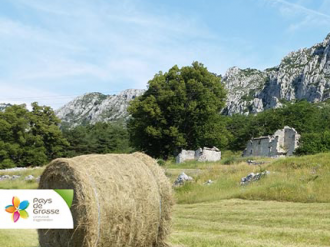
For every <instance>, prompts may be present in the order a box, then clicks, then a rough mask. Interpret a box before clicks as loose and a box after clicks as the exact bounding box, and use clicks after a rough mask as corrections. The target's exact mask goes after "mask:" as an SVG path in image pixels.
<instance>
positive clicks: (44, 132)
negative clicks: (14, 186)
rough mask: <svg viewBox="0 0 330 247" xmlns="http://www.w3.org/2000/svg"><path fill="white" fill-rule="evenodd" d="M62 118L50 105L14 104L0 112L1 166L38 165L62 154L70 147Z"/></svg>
mask: <svg viewBox="0 0 330 247" xmlns="http://www.w3.org/2000/svg"><path fill="white" fill-rule="evenodd" d="M59 122H60V120H59V119H58V118H57V117H56V116H55V114H54V111H53V110H52V109H51V108H50V107H47V106H39V105H38V104H37V103H33V104H32V110H31V111H28V110H27V109H26V107H25V105H13V106H11V107H7V108H6V109H5V111H4V112H0V167H12V166H31V165H32V166H37V165H42V164H45V163H47V162H48V161H49V160H51V159H53V158H56V157H59V156H61V155H62V154H63V150H64V148H65V147H67V146H68V142H67V141H66V140H65V139H64V138H63V136H62V132H61V130H60V129H59V127H58V125H59Z"/></svg>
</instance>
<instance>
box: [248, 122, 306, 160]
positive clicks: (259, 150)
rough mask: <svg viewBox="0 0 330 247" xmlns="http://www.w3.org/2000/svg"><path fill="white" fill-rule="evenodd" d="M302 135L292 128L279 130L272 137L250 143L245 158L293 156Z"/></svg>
mask: <svg viewBox="0 0 330 247" xmlns="http://www.w3.org/2000/svg"><path fill="white" fill-rule="evenodd" d="M299 138H300V135H299V134H298V132H297V131H296V130H295V129H294V128H291V127H288V126H285V127H284V129H281V130H277V131H276V132H275V133H274V135H272V136H261V137H257V138H253V139H251V140H250V141H248V143H247V145H246V149H245V150H244V152H243V156H268V157H281V156H290V155H293V152H294V150H295V149H296V148H297V147H298V145H299V143H298V141H299Z"/></svg>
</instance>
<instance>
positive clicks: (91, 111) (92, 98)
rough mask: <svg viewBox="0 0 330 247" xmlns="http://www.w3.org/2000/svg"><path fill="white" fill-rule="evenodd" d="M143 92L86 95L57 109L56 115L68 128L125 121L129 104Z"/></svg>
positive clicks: (131, 90) (134, 90)
mask: <svg viewBox="0 0 330 247" xmlns="http://www.w3.org/2000/svg"><path fill="white" fill-rule="evenodd" d="M144 92H145V90H142V89H128V90H125V91H123V92H121V93H119V94H118V95H104V94H101V93H88V94H85V95H82V96H79V97H77V98H75V99H74V100H72V101H71V102H69V103H67V104H66V105H64V106H63V107H61V108H60V109H58V110H57V111H56V115H57V117H59V118H60V119H61V120H62V123H64V124H66V125H68V126H70V127H74V126H77V125H80V124H87V123H90V124H95V123H97V122H109V121H116V120H119V119H125V118H127V117H128V113H127V107H128V104H129V102H130V101H131V100H132V99H134V98H135V97H138V96H140V95H142V94H143V93H144Z"/></svg>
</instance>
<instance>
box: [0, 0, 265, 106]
mask: <svg viewBox="0 0 330 247" xmlns="http://www.w3.org/2000/svg"><path fill="white" fill-rule="evenodd" d="M5 1H6V0H5ZM6 2H7V4H9V5H10V6H11V9H14V10H15V11H13V13H11V14H10V15H9V14H6V13H5V14H4V13H2V14H1V10H0V26H1V28H0V56H1V57H3V59H2V60H0V83H1V85H11V86H12V87H11V88H7V89H6V90H9V91H10V95H11V98H18V99H22V98H23V96H24V97H25V98H26V97H31V98H32V97H35V99H39V98H38V97H37V96H39V97H40V95H46V97H49V98H51V97H55V98H56V100H57V101H63V99H62V98H60V95H79V94H82V93H86V92H95V91H100V92H103V93H108V92H109V93H111V92H113V91H120V90H124V89H127V88H145V87H146V85H147V82H148V80H150V79H152V78H153V76H154V74H155V73H157V72H158V71H160V70H163V71H167V70H168V69H169V68H170V67H171V66H173V65H175V64H178V65H179V66H186V65H190V64H191V63H192V62H193V61H200V62H203V63H204V64H205V65H206V66H207V67H208V68H209V69H210V70H211V71H212V72H215V73H218V74H219V73H224V72H225V70H226V69H227V68H228V67H230V66H233V65H237V66H242V67H248V66H251V65H253V64H258V63H257V61H258V58H257V54H251V53H252V48H251V44H250V43H249V42H248V41H245V40H242V39H240V38H239V37H238V38H237V37H236V38H233V37H231V38H227V37H221V36H220V35H219V34H218V33H215V32H214V31H213V30H212V28H211V27H209V25H208V24H206V23H205V22H204V20H203V18H202V17H203V16H202V15H201V16H199V15H198V14H196V15H192V16H191V15H190V16H186V15H184V14H182V13H178V12H175V11H172V12H171V13H167V12H166V11H165V10H162V9H154V8H151V7H150V6H148V5H147V3H146V1H139V0H136V1H134V2H132V1H127V0H123V1H105V0H95V1H88V0H79V1H78V0H72V1H65V0H58V1H42V0H17V1H9V0H7V1H6ZM225 47H226V49H225ZM237 47H239V49H240V50H238V49H237ZM252 47H253V46H252ZM246 51H248V52H249V53H247V52H246ZM259 64H260V63H259ZM27 85H28V86H27ZM14 87H16V88H20V89H21V88H24V90H17V91H16V92H15V90H14V89H13V88H14ZM53 94H54V96H52V95H53ZM4 96H6V94H5V93H4V94H0V101H5V100H6V97H4ZM55 98H53V99H55ZM7 99H8V97H7ZM40 100H41V99H40ZM43 102H46V101H43ZM47 103H49V104H51V105H52V106H53V107H55V100H54V101H53V100H48V101H47ZM56 106H58V104H56Z"/></svg>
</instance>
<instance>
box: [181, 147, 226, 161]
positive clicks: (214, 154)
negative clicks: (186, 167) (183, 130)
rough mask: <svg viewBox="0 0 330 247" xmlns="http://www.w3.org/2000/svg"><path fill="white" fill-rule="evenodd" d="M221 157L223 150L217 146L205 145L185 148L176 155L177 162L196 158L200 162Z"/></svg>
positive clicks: (217, 159)
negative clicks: (194, 148)
mask: <svg viewBox="0 0 330 247" xmlns="http://www.w3.org/2000/svg"><path fill="white" fill-rule="evenodd" d="M220 159H221V151H220V150H219V149H218V148H216V147H213V148H207V147H204V148H203V149H202V148H199V149H197V150H196V151H194V150H184V149H182V151H181V153H179V154H178V156H176V159H175V160H176V163H183V162H185V161H190V160H196V161H200V162H205V161H219V160H220Z"/></svg>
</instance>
